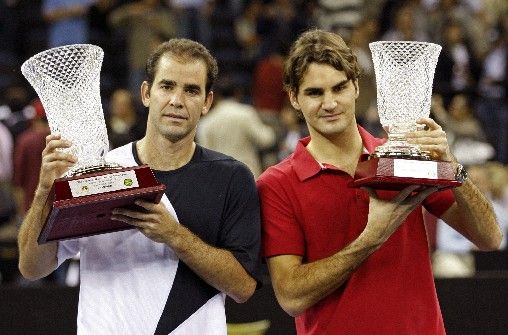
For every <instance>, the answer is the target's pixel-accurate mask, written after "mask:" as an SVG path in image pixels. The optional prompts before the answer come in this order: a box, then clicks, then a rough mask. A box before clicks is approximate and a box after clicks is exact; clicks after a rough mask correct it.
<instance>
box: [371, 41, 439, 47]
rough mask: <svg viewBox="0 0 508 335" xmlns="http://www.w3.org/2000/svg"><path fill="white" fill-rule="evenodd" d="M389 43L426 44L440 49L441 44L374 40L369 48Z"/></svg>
mask: <svg viewBox="0 0 508 335" xmlns="http://www.w3.org/2000/svg"><path fill="white" fill-rule="evenodd" d="M390 44H404V45H408V44H409V45H427V46H432V47H438V48H439V49H442V46H441V45H439V44H437V43H432V42H424V41H375V42H370V43H369V48H370V47H371V46H378V45H390Z"/></svg>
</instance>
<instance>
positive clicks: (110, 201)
mask: <svg viewBox="0 0 508 335" xmlns="http://www.w3.org/2000/svg"><path fill="white" fill-rule="evenodd" d="M103 58H104V52H103V51H102V49H101V48H100V47H98V46H95V45H91V44H73V45H65V46H61V47H56V48H52V49H49V50H45V51H43V52H41V53H38V54H36V55H35V56H33V57H31V58H29V59H28V60H27V61H25V62H24V63H23V64H22V66H21V72H22V73H23V75H24V76H25V78H26V79H27V80H28V82H29V83H30V84H31V85H32V87H33V88H34V89H35V91H36V93H37V94H38V96H39V98H40V100H41V102H42V105H43V106H44V109H45V112H46V116H47V119H48V123H49V127H50V130H51V133H59V134H60V135H61V136H62V138H64V139H67V140H69V141H71V143H72V146H71V147H70V148H67V149H61V150H62V151H64V152H69V153H71V154H73V155H74V156H76V157H77V163H76V164H75V165H74V166H73V167H72V168H71V169H69V171H68V172H67V173H66V175H65V176H62V178H59V179H57V180H55V182H54V184H53V189H52V191H51V194H50V197H51V204H52V208H51V212H50V214H49V215H48V218H47V220H46V223H45V225H44V227H43V229H42V231H41V234H40V235H39V239H38V241H39V243H44V242H47V241H51V240H61V239H69V238H76V237H81V236H88V235H94V234H99V233H105V232H111V231H117V230H122V229H129V228H133V226H130V225H127V224H125V223H122V222H120V221H113V220H111V219H110V217H111V211H112V209H113V208H115V207H122V206H132V204H133V203H134V201H135V200H136V199H138V198H145V199H148V200H151V201H153V202H159V201H160V199H161V197H162V193H163V191H164V189H165V187H164V185H162V184H160V183H159V182H158V181H157V180H156V179H155V177H154V176H153V173H152V172H151V170H150V168H149V167H148V166H136V167H129V168H125V167H121V166H120V165H118V164H112V163H106V161H105V155H106V153H107V152H108V149H109V141H108V134H107V128H106V122H105V120H104V113H103V110H102V104H101V97H100V70H101V65H102V60H103Z"/></svg>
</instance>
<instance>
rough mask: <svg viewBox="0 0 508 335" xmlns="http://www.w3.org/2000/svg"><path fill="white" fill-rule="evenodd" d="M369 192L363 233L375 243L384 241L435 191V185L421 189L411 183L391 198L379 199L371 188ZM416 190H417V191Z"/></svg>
mask: <svg viewBox="0 0 508 335" xmlns="http://www.w3.org/2000/svg"><path fill="white" fill-rule="evenodd" d="M365 189H366V190H367V192H369V198H370V202H369V216H368V221H367V226H366V227H365V230H364V234H367V236H369V238H372V241H373V242H374V243H376V244H378V243H379V245H381V244H382V243H384V242H385V241H386V240H387V239H388V238H389V237H390V236H391V235H392V234H393V233H394V232H395V231H396V230H397V228H399V226H400V225H401V224H402V222H404V220H405V219H406V218H407V216H408V215H409V214H410V213H411V212H412V211H413V210H414V209H415V208H416V207H417V206H418V205H420V204H421V203H422V202H423V200H425V198H427V197H428V196H429V195H430V194H432V193H434V192H436V191H437V188H436V187H426V188H423V189H421V186H419V185H411V186H408V187H406V188H404V189H403V190H401V191H400V193H399V194H397V195H396V196H395V197H394V198H393V199H391V200H383V199H380V198H379V197H378V196H377V195H376V193H375V191H374V190H373V189H369V188H365ZM417 190H418V191H417Z"/></svg>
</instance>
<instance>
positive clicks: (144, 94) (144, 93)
mask: <svg viewBox="0 0 508 335" xmlns="http://www.w3.org/2000/svg"><path fill="white" fill-rule="evenodd" d="M141 101H142V102H143V106H145V107H148V106H149V105H150V85H148V82H147V81H146V80H145V81H143V83H142V84H141Z"/></svg>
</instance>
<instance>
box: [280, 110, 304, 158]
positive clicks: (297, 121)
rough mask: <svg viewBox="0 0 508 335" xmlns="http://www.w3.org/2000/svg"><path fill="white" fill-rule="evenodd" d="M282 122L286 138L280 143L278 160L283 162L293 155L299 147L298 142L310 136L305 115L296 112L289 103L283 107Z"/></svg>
mask: <svg viewBox="0 0 508 335" xmlns="http://www.w3.org/2000/svg"><path fill="white" fill-rule="evenodd" d="M280 120H281V123H282V125H283V129H284V136H283V137H282V140H281V141H280V143H279V152H278V155H277V156H278V160H279V161H282V160H283V159H285V158H286V157H288V156H289V155H291V154H292V153H293V152H294V151H295V149H296V146H297V145H298V141H299V140H300V139H302V138H303V137H305V136H309V130H308V129H307V125H306V124H305V120H304V118H303V115H301V113H299V112H298V111H296V110H295V109H294V108H293V106H291V104H290V103H289V102H288V103H286V104H285V105H284V107H282V110H281V112H280Z"/></svg>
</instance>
